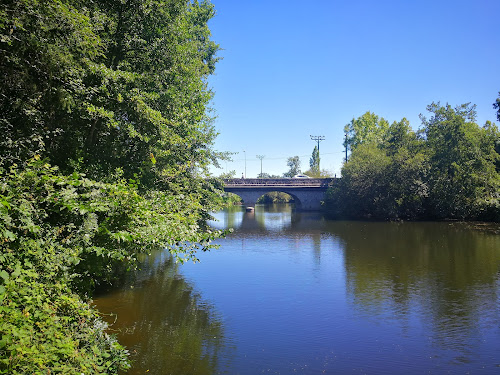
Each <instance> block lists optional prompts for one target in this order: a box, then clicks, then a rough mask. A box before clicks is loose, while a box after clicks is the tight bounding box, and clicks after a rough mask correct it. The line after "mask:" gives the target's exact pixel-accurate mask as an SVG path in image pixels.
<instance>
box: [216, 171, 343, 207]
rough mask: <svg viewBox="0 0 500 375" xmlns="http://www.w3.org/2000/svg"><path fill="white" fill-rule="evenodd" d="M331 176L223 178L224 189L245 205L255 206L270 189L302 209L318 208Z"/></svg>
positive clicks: (330, 181)
mask: <svg viewBox="0 0 500 375" xmlns="http://www.w3.org/2000/svg"><path fill="white" fill-rule="evenodd" d="M333 181H334V179H332V178H305V179H298V178H274V179H273V178H242V179H236V178H235V179H228V180H224V190H225V191H227V192H231V193H234V194H236V195H238V196H239V197H240V198H241V199H242V200H243V201H244V202H245V205H247V206H255V203H256V202H257V200H258V199H259V198H260V197H261V196H262V195H264V194H266V193H269V192H272V191H280V192H283V193H287V194H289V195H291V196H292V197H294V199H295V200H296V202H297V203H296V207H297V208H298V209H302V210H320V209H321V202H322V201H323V200H324V196H325V192H326V190H327V189H328V186H329V185H330V184H331V183H332V182H333Z"/></svg>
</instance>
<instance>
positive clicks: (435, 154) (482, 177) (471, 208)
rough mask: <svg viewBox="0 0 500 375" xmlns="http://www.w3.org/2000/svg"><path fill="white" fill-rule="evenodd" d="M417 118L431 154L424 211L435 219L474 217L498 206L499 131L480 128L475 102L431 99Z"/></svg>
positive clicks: (491, 127) (491, 128) (499, 187)
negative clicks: (452, 103) (443, 103)
mask: <svg viewBox="0 0 500 375" xmlns="http://www.w3.org/2000/svg"><path fill="white" fill-rule="evenodd" d="M427 109H428V111H429V112H431V113H432V114H433V116H432V117H431V118H430V119H428V120H427V119H426V118H424V117H422V122H423V125H424V132H425V137H426V145H427V148H428V150H429V151H428V152H429V155H430V166H431V170H430V178H429V192H430V195H429V202H428V203H429V211H430V212H431V213H432V215H433V216H435V217H437V218H445V217H448V218H459V219H464V218H477V217H480V216H482V214H483V213H484V211H485V210H486V211H488V210H489V209H490V208H487V207H491V206H492V205H493V206H497V205H498V198H499V197H498V192H499V191H500V190H499V189H500V184H499V183H500V180H499V175H498V173H497V172H496V168H495V165H496V162H497V160H498V157H499V155H498V153H497V152H496V151H495V141H496V140H497V139H498V129H497V128H496V127H494V126H489V127H488V128H481V127H479V126H478V125H477V124H476V123H475V122H474V121H475V117H476V112H475V106H473V105H470V104H463V105H460V106H457V107H456V108H452V107H451V106H449V105H446V106H441V105H440V104H439V103H433V104H431V105H430V106H428V108H427Z"/></svg>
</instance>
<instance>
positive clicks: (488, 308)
mask: <svg viewBox="0 0 500 375" xmlns="http://www.w3.org/2000/svg"><path fill="white" fill-rule="evenodd" d="M215 216H216V218H217V219H218V220H219V221H218V222H215V223H214V224H213V225H214V226H216V227H219V228H227V227H231V228H234V232H233V233H232V234H230V235H229V236H228V237H227V238H225V239H223V240H221V241H220V245H221V246H220V249H218V250H213V251H211V252H209V253H202V254H200V259H201V263H198V264H191V263H190V264H184V265H176V264H174V263H173V262H172V261H171V260H170V258H169V256H168V254H166V253H162V254H157V255H156V256H151V257H150V258H148V259H147V260H146V261H145V262H144V265H143V267H142V271H141V272H140V273H138V274H137V275H135V277H134V278H133V281H131V282H130V284H129V285H127V286H126V287H125V288H123V289H122V290H119V291H115V292H112V293H109V294H107V295H105V296H101V297H99V298H96V300H95V303H96V305H97V307H98V308H99V309H100V310H101V311H102V312H104V313H107V314H111V313H113V314H116V315H109V316H108V319H109V320H110V321H111V322H115V323H114V325H113V329H114V330H116V332H117V333H118V336H119V339H120V341H121V342H122V343H124V344H125V345H126V346H127V347H128V348H129V350H130V352H131V357H132V359H133V361H134V366H133V368H132V369H131V371H130V373H131V374H146V373H147V374H176V375H177V374H186V375H188V374H192V375H198V374H252V375H253V374H261V373H265V374H469V373H470V374H500V226H498V225H497V226H494V225H493V226H489V225H481V224H463V223H449V222H446V223H435V222H425V223H376V222H352V221H327V220H324V219H323V218H321V216H319V214H314V213H295V212H294V211H293V209H292V207H291V206H288V205H281V206H271V207H268V206H257V207H256V210H255V212H254V213H247V212H244V210H243V209H242V208H240V207H235V208H232V209H231V210H228V211H224V212H220V213H217V214H216V215H215Z"/></svg>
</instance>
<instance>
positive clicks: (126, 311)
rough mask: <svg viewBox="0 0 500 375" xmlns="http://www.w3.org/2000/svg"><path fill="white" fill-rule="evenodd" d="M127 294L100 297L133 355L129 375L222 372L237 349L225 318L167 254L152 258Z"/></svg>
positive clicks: (102, 308)
mask: <svg viewBox="0 0 500 375" xmlns="http://www.w3.org/2000/svg"><path fill="white" fill-rule="evenodd" d="M132 279H133V280H132V282H131V283H130V285H129V286H128V287H125V288H123V289H122V290H121V291H116V292H114V293H109V294H108V295H106V296H101V297H99V298H96V299H95V301H94V302H95V304H96V305H97V306H98V308H99V310H100V311H101V312H102V313H104V314H108V315H107V319H108V320H109V321H110V323H113V325H112V327H113V329H114V330H116V332H117V333H118V338H119V341H120V342H121V343H122V344H124V345H125V346H127V348H128V349H129V351H130V352H131V359H132V361H133V367H132V369H131V370H130V371H129V372H128V373H129V374H144V373H150V374H200V375H201V374H203V375H209V374H220V373H225V372H224V371H220V370H219V369H220V368H227V367H228V362H229V361H230V358H231V351H232V348H231V346H230V343H229V342H228V339H227V337H225V333H224V327H223V325H222V322H221V318H220V316H219V315H218V314H217V312H216V309H215V308H214V306H212V305H211V304H209V303H207V302H206V301H204V300H203V298H202V297H201V296H200V295H199V294H198V293H197V292H196V291H195V290H194V288H193V287H192V286H191V285H190V284H189V283H187V282H186V281H185V280H184V279H183V278H182V276H181V275H179V273H178V270H177V265H176V264H175V263H174V262H173V261H172V259H171V258H170V256H169V255H168V254H165V253H160V254H156V255H155V256H151V257H149V258H148V259H147V260H145V262H144V263H143V267H142V270H141V271H140V272H138V273H136V274H135V275H132Z"/></svg>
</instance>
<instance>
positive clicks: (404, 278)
mask: <svg viewBox="0 0 500 375" xmlns="http://www.w3.org/2000/svg"><path fill="white" fill-rule="evenodd" d="M331 229H332V231H333V232H335V234H337V235H338V236H339V237H340V238H341V239H342V240H343V242H344V244H345V254H344V259H345V268H346V271H347V272H346V273H347V287H348V293H349V294H350V295H351V297H352V299H353V302H354V304H355V305H357V306H358V307H359V309H360V311H362V312H363V313H364V314H367V315H373V316H374V317H375V318H376V317H384V318H393V317H395V318H398V319H401V320H405V319H409V318H410V313H411V312H410V306H411V309H412V311H413V310H414V309H415V308H417V309H418V308H419V309H421V312H420V313H421V314H419V315H421V316H423V317H424V319H426V321H424V322H423V323H429V326H430V327H431V333H430V334H431V335H432V339H433V342H434V343H435V344H438V345H439V346H440V347H445V348H448V349H455V350H457V349H458V350H460V351H461V353H462V354H463V355H464V356H467V347H469V346H470V344H471V341H473V340H474V339H478V338H479V337H480V334H481V332H479V330H481V329H483V330H484V329H487V327H489V326H491V324H492V323H493V322H498V318H499V313H498V311H497V307H496V304H497V303H498V299H499V290H498V287H499V285H498V279H499V275H498V270H499V267H500V252H499V251H498V249H500V236H498V235H496V236H495V235H491V234H488V233H481V232H479V231H474V230H470V229H468V228H466V227H465V226H464V225H462V224H459V223H453V224H449V223H356V222H351V223H346V222H344V223H341V222H338V223H334V224H333V225H332V227H331ZM416 306H418V307H416ZM494 325H495V324H493V326H494ZM491 328H493V327H491ZM494 328H495V329H498V327H494ZM459 360H466V358H465V357H464V358H462V359H459Z"/></svg>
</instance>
